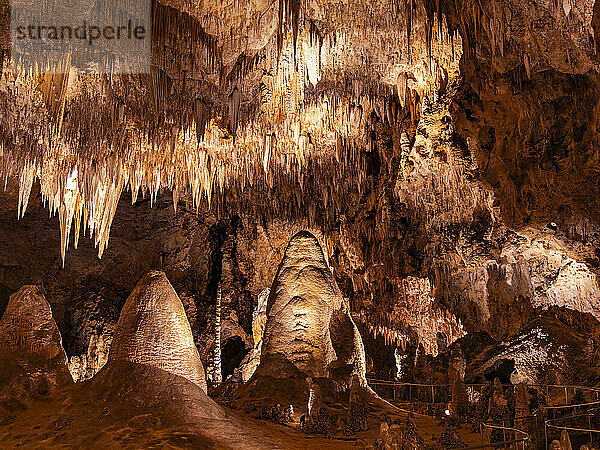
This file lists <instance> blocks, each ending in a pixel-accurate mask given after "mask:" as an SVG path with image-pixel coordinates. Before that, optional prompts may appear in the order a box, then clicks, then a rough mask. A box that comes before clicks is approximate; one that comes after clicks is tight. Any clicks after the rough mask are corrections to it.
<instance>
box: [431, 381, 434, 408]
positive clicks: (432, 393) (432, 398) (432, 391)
mask: <svg viewBox="0 0 600 450" xmlns="http://www.w3.org/2000/svg"><path fill="white" fill-rule="evenodd" d="M434 403H435V390H434V389H433V385H431V404H434Z"/></svg>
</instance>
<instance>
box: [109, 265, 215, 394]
mask: <svg viewBox="0 0 600 450" xmlns="http://www.w3.org/2000/svg"><path fill="white" fill-rule="evenodd" d="M108 359H109V362H110V361H129V362H133V363H137V364H145V365H148V366H153V367H157V368H159V369H162V370H164V371H167V372H170V373H172V374H175V375H179V376H181V377H183V378H186V379H187V380H189V381H191V382H192V383H194V384H196V385H197V386H199V387H200V388H201V389H202V390H203V391H204V392H206V379H205V376H204V368H203V367H202V361H201V360H200V355H199V354H198V350H197V348H196V345H195V344H194V338H193V336H192V330H191V328H190V323H189V322H188V319H187V316H186V313H185V310H184V308H183V304H182V303H181V300H180V299H179V297H178V295H177V293H176V292H175V290H174V289H173V286H171V283H169V280H168V279H167V277H166V275H165V274H164V272H161V271H157V270H153V271H150V272H148V273H147V274H146V275H144V276H143V277H142V279H141V280H140V281H139V282H138V284H137V285H136V287H135V288H134V289H133V291H132V292H131V294H130V295H129V297H128V298H127V301H126V302H125V305H124V306H123V309H122V311H121V316H120V317H119V321H118V323H117V328H116V330H115V335H114V338H113V342H112V345H111V348H110V354H109V358H108Z"/></svg>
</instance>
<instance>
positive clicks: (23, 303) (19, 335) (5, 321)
mask: <svg viewBox="0 0 600 450" xmlns="http://www.w3.org/2000/svg"><path fill="white" fill-rule="evenodd" d="M0 349H3V350H6V351H10V352H19V353H21V352H26V353H32V354H34V355H37V356H39V357H41V358H43V359H46V360H52V361H54V360H56V361H57V362H60V363H65V364H66V360H67V356H66V353H65V350H64V349H63V346H62V337H61V335H60V331H59V329H58V327H57V326H56V322H55V321H54V319H53V318H52V309H51V308H50V305H49V304H48V302H47V301H46V298H45V296H44V291H43V289H42V288H41V287H39V286H35V285H25V286H23V287H22V288H21V289H19V290H18V291H17V292H15V293H14V294H12V295H11V296H10V299H9V300H8V305H7V307H6V311H5V312H4V315H3V316H2V320H0Z"/></svg>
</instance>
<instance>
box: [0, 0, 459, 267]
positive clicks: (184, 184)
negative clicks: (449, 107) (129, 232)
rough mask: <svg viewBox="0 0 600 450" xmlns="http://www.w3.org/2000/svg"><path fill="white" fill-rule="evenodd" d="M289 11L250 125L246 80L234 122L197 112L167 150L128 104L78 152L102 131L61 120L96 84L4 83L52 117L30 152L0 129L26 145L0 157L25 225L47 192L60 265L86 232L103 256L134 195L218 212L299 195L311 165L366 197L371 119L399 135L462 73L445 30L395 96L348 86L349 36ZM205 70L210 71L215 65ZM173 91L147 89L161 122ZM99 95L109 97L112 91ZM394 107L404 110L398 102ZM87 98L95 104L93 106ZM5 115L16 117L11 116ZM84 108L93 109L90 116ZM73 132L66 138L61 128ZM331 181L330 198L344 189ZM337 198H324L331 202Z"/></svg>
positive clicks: (162, 78)
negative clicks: (121, 205)
mask: <svg viewBox="0 0 600 450" xmlns="http://www.w3.org/2000/svg"><path fill="white" fill-rule="evenodd" d="M284 3H285V2H284ZM286 5H287V3H286ZM290 5H292V4H291V3H290ZM290 5H287V6H286V8H287V9H286V11H285V14H284V15H283V16H282V18H281V20H283V22H285V23H286V24H287V25H286V27H284V28H283V29H284V30H287V31H288V32H281V33H280V35H278V37H277V46H276V47H273V48H271V49H270V50H268V49H267V50H264V51H262V53H261V58H256V59H254V60H253V61H252V62H251V63H244V66H243V70H240V71H239V73H238V76H240V77H243V76H244V75H245V72H246V71H249V70H260V71H262V77H261V80H260V83H261V85H260V108H258V109H256V112H255V113H254V115H253V116H250V117H245V116H244V111H247V110H248V108H244V105H243V104H242V98H243V97H242V93H241V89H243V83H242V80H237V81H236V79H235V77H233V78H231V77H229V78H228V77H222V80H226V81H227V84H228V85H235V86H234V87H233V89H232V90H231V91H230V93H229V94H228V96H227V99H226V102H227V103H226V104H227V108H226V111H227V113H228V115H229V117H228V121H224V120H223V117H221V114H220V113H219V111H222V109H216V110H212V111H211V110H210V106H209V105H208V104H206V103H204V102H203V101H197V102H196V103H195V106H194V110H193V112H192V113H191V117H190V119H189V120H180V121H177V122H174V126H173V127H172V129H170V130H169V137H168V138H165V137H164V136H160V135H156V134H155V133H150V132H147V130H146V129H143V128H142V127H140V124H139V123H138V121H137V118H136V117H135V116H134V113H132V112H131V111H130V110H129V108H128V105H127V104H121V105H114V107H113V108H110V110H109V111H106V112H105V111H104V110H101V108H98V111H96V113H97V114H109V115H110V120H109V121H108V122H109V123H110V124H112V125H113V126H114V127H115V128H114V129H115V130H118V133H119V135H118V136H117V135H114V136H111V140H110V141H107V140H106V139H104V140H102V141H101V142H97V143H96V145H94V146H91V147H90V146H87V148H85V149H83V148H78V147H77V145H78V139H77V136H78V132H77V130H86V131H85V133H86V134H87V136H90V135H91V136H96V135H97V136H103V135H102V127H104V126H106V125H105V123H106V121H103V120H98V123H97V124H96V123H91V122H87V121H86V122H85V123H83V122H82V123H76V122H75V123H73V121H76V120H77V117H78V115H77V114H72V115H68V114H67V113H65V111H67V112H68V111H69V108H70V107H71V106H72V104H76V103H77V101H78V97H77V95H78V89H79V88H80V87H81V85H86V86H87V88H88V89H89V86H90V85H91V84H92V83H90V82H89V80H87V81H86V80H84V77H83V76H80V75H77V74H76V73H74V71H72V70H68V71H67V70H65V72H68V76H56V75H55V74H50V75H46V76H44V77H43V82H42V83H39V84H37V85H36V88H35V89H30V90H29V91H28V90H27V89H23V88H27V87H31V86H32V85H34V84H36V83H35V82H34V81H35V80H31V79H27V77H14V76H13V77H12V78H11V79H10V80H9V78H8V77H4V78H3V79H2V81H0V83H3V84H6V85H8V84H10V83H13V84H15V83H21V84H20V86H21V90H20V92H19V89H16V90H15V92H13V97H11V98H12V99H13V100H15V99H21V98H22V97H23V96H25V97H28V98H27V99H26V100H27V102H28V108H27V110H26V111H27V114H29V115H30V116H32V115H35V114H34V113H33V111H35V110H36V109H37V110H38V111H40V110H41V111H44V108H45V111H46V118H47V119H46V121H45V122H44V123H43V124H42V125H40V124H39V123H38V122H35V120H34V119H35V118H33V117H27V120H23V123H27V124H29V125H28V127H29V129H28V132H29V137H28V139H29V138H30V136H31V135H34V134H36V133H37V140H36V142H35V144H34V143H33V142H32V143H31V144H30V145H29V146H28V145H27V143H26V142H23V139H22V137H23V135H24V133H23V134H22V135H19V134H18V133H16V132H15V131H14V130H13V128H14V123H15V120H16V121H20V120H21V118H15V117H16V116H15V117H13V116H12V114H13V113H10V114H9V117H7V118H5V120H4V121H2V120H1V119H0V125H2V127H1V128H0V133H1V134H2V136H1V137H2V140H1V142H4V143H10V142H11V141H20V142H18V144H19V145H15V146H14V148H13V150H12V151H11V152H6V151H4V152H3V155H2V172H3V175H4V176H5V177H8V176H14V175H16V176H17V177H19V181H20V183H19V205H18V215H19V216H20V217H21V216H22V215H23V214H24V212H25V210H26V208H27V204H28V198H29V194H30V192H31V188H32V185H33V183H34V180H35V179H36V178H38V179H39V180H40V184H41V194H42V196H43V199H44V202H45V203H47V205H48V207H49V208H50V211H51V213H52V214H56V213H58V216H59V221H60V228H61V256H62V258H63V263H64V258H65V253H66V250H67V248H68V246H69V240H70V235H71V232H73V234H74V244H75V247H76V246H77V242H78V238H79V234H80V230H88V231H89V234H90V236H93V238H94V241H95V244H96V246H97V248H98V256H99V257H101V256H102V254H103V252H104V250H105V249H106V246H107V243H108V238H109V234H110V227H111V223H112V220H113V218H114V215H115V211H116V208H117V204H118V202H119V199H120V197H121V194H122V192H123V190H125V189H129V190H130V191H131V193H132V200H133V201H134V202H135V201H136V200H137V197H138V195H139V194H140V193H142V194H143V195H149V196H150V199H151V202H153V201H154V200H155V199H156V196H157V195H158V193H159V192H160V191H161V190H171V191H172V192H173V200H174V207H175V208H177V204H178V200H179V196H180V195H181V194H182V193H186V194H189V195H187V196H186V197H189V198H191V203H192V205H191V207H192V208H195V209H196V210H197V209H198V208H199V207H200V206H202V205H208V206H209V207H210V205H211V202H212V200H213V197H214V195H215V192H220V193H225V192H227V191H228V189H230V188H231V187H234V186H235V187H239V188H241V190H243V189H244V187H246V186H249V187H253V188H261V187H264V189H267V190H268V189H271V188H273V186H274V185H275V184H276V183H277V178H278V177H281V176H282V175H283V174H285V175H286V176H287V177H288V179H289V178H290V177H291V179H292V180H293V181H294V183H295V184H296V185H297V186H298V188H299V190H300V191H302V190H303V189H304V187H305V184H306V183H307V179H306V173H307V172H306V166H307V164H308V161H309V160H312V161H315V160H320V161H323V164H337V165H340V166H341V167H345V169H344V170H346V172H344V170H342V169H340V173H344V174H349V175H351V177H352V178H353V182H354V183H355V184H356V185H357V186H358V189H360V186H361V184H362V181H363V178H364V177H365V170H362V168H361V166H360V164H358V162H359V161H360V152H361V150H362V149H365V148H369V147H370V145H369V142H370V141H369V140H370V139H371V137H370V133H369V124H370V120H371V117H372V116H373V114H375V115H376V116H378V117H380V118H381V119H382V120H384V121H387V122H388V123H389V124H390V126H399V125H400V121H399V120H398V118H399V116H400V114H399V108H400V109H406V110H407V111H410V114H411V116H412V115H414V116H416V114H414V111H415V110H416V109H417V108H419V107H420V100H419V99H421V98H424V97H426V96H428V95H431V94H432V93H435V92H437V91H439V90H440V89H441V88H442V87H443V86H445V85H446V84H447V80H448V70H447V69H446V67H448V66H449V65H450V63H452V64H454V66H457V64H458V59H459V57H460V54H459V52H455V45H456V43H455V41H454V39H453V38H452V36H450V35H449V34H448V32H447V30H446V29H445V28H444V27H441V26H440V30H444V31H440V35H439V40H438V41H439V42H438V44H437V45H436V47H435V49H433V52H430V54H429V55H427V57H426V58H425V59H424V60H423V61H421V62H419V63H415V62H414V61H413V63H412V64H406V63H403V64H398V65H396V66H394V67H393V70H392V71H391V72H393V73H395V74H396V75H394V76H393V80H392V83H391V84H390V83H378V82H373V81H372V80H370V79H369V74H358V75H355V76H349V75H348V73H352V72H346V71H344V70H341V71H339V72H338V71H336V70H334V69H336V67H338V66H336V64H337V62H336V59H339V58H340V55H341V54H342V53H343V52H344V51H345V49H346V48H347V47H348V45H349V44H350V43H351V40H352V39H351V38H352V37H351V35H349V34H345V33H343V32H335V33H333V34H327V35H321V34H320V33H319V32H318V30H316V28H315V26H314V24H313V23H312V22H311V21H306V20H305V21H303V22H302V23H304V24H305V25H306V24H307V25H306V26H300V25H298V24H299V23H300V22H299V19H298V17H297V14H298V13H297V11H296V10H295V9H294V8H295V7H292V6H293V5H292V6H290ZM168 12H169V11H167V12H166V13H168ZM166 13H165V14H166ZM169 14H170V13H169ZM169 14H167V16H168V17H171V16H170V15H169ZM173 20H174V19H173ZM198 33H200V34H201V30H200V31H198ZM202 38H203V39H204V41H206V42H204V41H203V43H204V48H209V49H213V44H212V41H210V39H208V38H207V37H206V36H205V35H204V34H202ZM398 39H400V36H399V37H398ZM215 52H216V50H211V52H209V53H210V55H214V54H215ZM209 53H207V55H209ZM210 55H209V56H210ZM449 55H451V56H449ZM207 59H209V62H210V63H211V64H214V58H212V57H211V58H209V57H208V56H207ZM413 60H414V56H413ZM325 77H326V79H325ZM29 78H31V77H29ZM92 79H93V78H92ZM36 80H37V78H36ZM171 81H172V80H171V79H170V77H169V75H167V73H166V72H165V71H162V70H161V69H154V70H153V72H152V75H151V77H150V78H149V80H148V82H147V85H146V86H149V87H150V88H149V92H148V94H149V95H148V96H149V98H150V99H151V101H152V105H153V109H154V110H155V114H156V115H157V116H158V115H160V114H161V113H162V111H163V109H164V105H165V104H167V103H168V102H169V98H170V97H171V96H172V94H173V92H172V89H173V83H172V82H171ZM100 85H101V87H100V88H99V90H100V91H101V92H100V94H103V92H104V90H105V89H106V87H105V86H106V85H105V83H104V84H103V83H102V82H100ZM141 85H143V83H140V86H141ZM129 89H131V86H129ZM140 89H141V87H140ZM97 97H98V98H102V97H103V95H98V96H97ZM125 97H127V96H125ZM392 97H394V98H395V99H396V100H394V101H390V98H392ZM86 98H89V99H91V100H92V102H93V101H94V98H95V97H94V96H91V97H86ZM0 100H1V99H0ZM80 104H81V102H79V104H78V105H79V106H81V105H80ZM99 104H100V103H99ZM4 106H5V107H6V109H5V110H8V109H10V108H9V107H10V106H13V105H9V104H7V105H4ZM85 106H86V107H88V108H93V104H91V105H85ZM101 106H105V105H104V104H103V103H102V104H101ZM89 116H90V117H93V114H90V115H89ZM27 121H29V122H27ZM67 121H70V122H69V123H68V127H67V126H66V125H67V124H66V123H63V122H67ZM166 122H168V120H166ZM227 123H228V125H226V124H227ZM115 124H116V125H115ZM136 127H138V128H137V129H136ZM2 128H3V129H2ZM32 128H33V129H34V130H33V132H31V131H32V130H31V129H32ZM65 128H68V129H69V130H70V131H69V139H64V136H65V132H64V130H65ZM153 129H156V127H155V128H153ZM39 130H41V131H39ZM90 130H91V131H90ZM111 130H112V128H111ZM94 133H97V134H94ZM15 149H19V151H17V150H15ZM5 150H6V148H5ZM22 150H23V151H22ZM107 155H108V156H107ZM313 173H314V172H313ZM335 181H336V180H333V181H332V183H333V185H332V186H330V188H331V189H336V182H335ZM310 182H311V183H312V182H314V180H310ZM316 182H317V183H319V180H317V181H316ZM324 183H325V182H324ZM325 184H326V183H325ZM328 192H329V190H326V191H325V193H326V194H327V193H328ZM329 197H330V196H329V195H325V196H324V201H325V202H327V201H328V199H329ZM325 206H327V205H325Z"/></svg>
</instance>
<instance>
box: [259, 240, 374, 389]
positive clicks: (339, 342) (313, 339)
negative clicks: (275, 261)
mask: <svg viewBox="0 0 600 450" xmlns="http://www.w3.org/2000/svg"><path fill="white" fill-rule="evenodd" d="M275 356H276V357H283V358H284V359H285V360H287V361H289V362H290V363H292V364H293V365H294V366H295V367H296V368H297V369H298V370H300V371H301V372H303V373H305V374H306V375H308V376H310V377H313V378H326V377H329V376H330V375H333V370H334V368H335V370H338V369H341V368H342V366H346V368H347V369H349V372H348V373H346V374H345V377H347V380H346V381H347V382H349V381H350V379H351V376H352V375H353V374H356V375H358V376H359V377H360V378H361V379H362V380H364V377H365V368H366V363H365V354H364V349H363V346H362V340H361V338H360V334H359V333H358V330H357V329H356V326H355V325H354V322H353V321H352V319H351V318H350V315H349V312H348V309H347V306H346V304H345V301H344V298H343V297H342V293H341V291H340V289H339V287H338V286H337V283H336V282H335V279H334V278H333V274H332V273H331V270H330V268H329V266H328V265H327V263H326V261H325V256H324V254H323V250H322V249H321V246H320V245H319V242H318V241H317V239H316V238H315V237H314V236H313V235H312V234H310V233H308V232H300V233H298V234H296V235H295V236H294V237H293V238H292V239H291V240H290V243H289V245H288V247H287V249H286V252H285V255H284V257H283V260H282V261H281V264H280V265H279V270H278V271H277V275H276V276H275V280H274V281H273V285H272V287H271V293H270V295H269V300H268V304H267V323H266V326H265V331H264V336H263V347H262V355H261V364H262V363H263V362H264V361H265V360H268V359H269V358H272V357H275Z"/></svg>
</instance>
